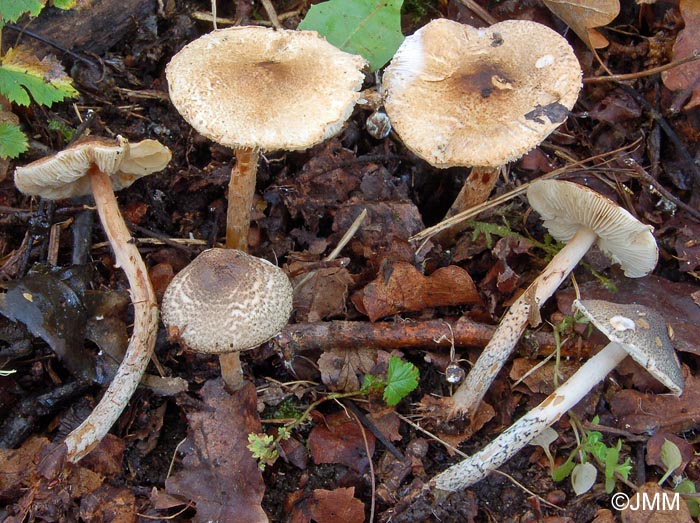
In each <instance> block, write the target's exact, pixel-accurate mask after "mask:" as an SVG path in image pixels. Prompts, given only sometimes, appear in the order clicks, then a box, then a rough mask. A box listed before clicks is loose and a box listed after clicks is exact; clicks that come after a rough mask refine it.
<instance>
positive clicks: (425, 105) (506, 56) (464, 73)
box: [382, 19, 581, 168]
mask: <svg viewBox="0 0 700 523" xmlns="http://www.w3.org/2000/svg"><path fill="white" fill-rule="evenodd" d="M382 86H383V88H384V91H385V93H386V103H385V108H386V112H387V114H388V115H389V118H390V119H391V122H392V125H393V126H394V129H395V130H396V132H397V133H398V134H399V136H400V137H401V139H402V140H403V142H404V144H405V145H406V147H407V148H408V149H410V150H411V151H413V152H414V153H415V154H417V155H418V156H420V157H421V158H423V159H424V160H426V161H427V162H429V163H430V164H431V165H434V166H435V167H440V168H446V167H454V166H481V167H497V166H500V165H503V164H505V163H508V162H509V161H512V160H515V159H517V158H519V157H520V156H522V155H523V154H525V153H526V152H527V151H529V150H530V149H532V148H534V147H535V146H537V144H539V143H540V142H541V141H542V140H544V138H545V137H546V136H547V135H548V134H549V133H551V132H552V131H553V130H554V129H555V128H556V127H557V126H559V125H560V124H561V123H562V122H563V121H564V120H565V119H566V117H567V116H568V113H569V110H570V109H571V108H572V107H573V105H574V103H575V102H576V98H577V97H578V92H579V89H580V87H581V67H580V65H579V63H578V60H577V59H576V56H575V55H574V52H573V50H572V49H571V47H570V46H569V44H568V43H567V41H566V40H565V39H564V38H563V37H561V36H560V35H559V34H558V33H556V32H555V31H552V30H551V29H549V28H548V27H546V26H544V25H541V24H538V23H536V22H529V21H524V20H508V21H505V22H500V23H498V24H494V25H493V26H491V27H489V28H486V29H477V28H475V27H472V26H469V25H464V24H460V23H458V22H453V21H451V20H446V19H438V20H433V21H432V22H430V23H428V24H427V25H425V26H423V27H422V28H421V29H419V30H418V31H416V32H415V33H414V34H413V35H411V36H409V37H407V38H406V39H405V40H404V42H403V44H402V45H401V47H400V48H399V50H398V52H397V53H396V55H395V56H394V58H393V60H392V61H391V63H390V64H389V66H388V67H387V68H386V71H385V72H384V79H383V82H382Z"/></svg>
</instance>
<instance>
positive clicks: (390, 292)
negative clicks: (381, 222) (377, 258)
mask: <svg viewBox="0 0 700 523" xmlns="http://www.w3.org/2000/svg"><path fill="white" fill-rule="evenodd" d="M358 302H360V303H361V307H360V308H361V309H362V310H363V312H365V311H366V313H367V315H368V316H369V319H370V320H371V321H377V320H378V319H380V318H383V317H385V316H390V315H392V314H397V313H399V312H408V311H420V310H423V309H427V308H431V307H442V306H452V305H465V304H475V303H481V297H480V296H479V293H478V291H477V290H476V285H474V282H473V281H472V279H471V276H469V273H467V271H465V270H464V269H462V268H461V267H457V266H456V265H450V266H448V267H441V268H440V269H438V270H436V271H435V272H434V273H433V274H431V275H430V276H423V275H422V274H421V273H420V272H419V271H418V269H416V268H415V267H414V266H413V265H411V264H410V263H406V262H396V263H394V264H392V265H390V266H387V267H386V268H385V270H384V271H383V274H379V275H378V276H377V278H376V279H375V280H374V281H373V282H372V283H370V284H368V285H367V286H365V288H364V289H362V291H361V292H360V293H358V295H356V296H353V303H355V304H356V305H358Z"/></svg>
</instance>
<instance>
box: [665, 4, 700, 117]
mask: <svg viewBox="0 0 700 523" xmlns="http://www.w3.org/2000/svg"><path fill="white" fill-rule="evenodd" d="M679 7H680V12H681V16H682V17H683V21H684V22H685V27H684V28H683V29H682V30H681V31H680V33H678V36H677V37H676V42H675V44H673V60H682V59H684V58H689V57H691V56H693V54H695V52H696V50H697V48H698V41H700V2H698V1H697V0H681V2H680V6H679ZM661 79H662V80H663V82H664V85H665V86H666V87H668V88H669V89H671V90H672V91H685V90H692V96H691V97H690V100H689V101H688V102H687V103H686V104H685V106H684V107H683V109H686V110H688V109H692V108H693V107H697V106H698V105H700V61H694V62H690V63H687V64H683V65H681V66H679V67H674V68H673V69H669V70H668V71H664V72H663V73H662V74H661Z"/></svg>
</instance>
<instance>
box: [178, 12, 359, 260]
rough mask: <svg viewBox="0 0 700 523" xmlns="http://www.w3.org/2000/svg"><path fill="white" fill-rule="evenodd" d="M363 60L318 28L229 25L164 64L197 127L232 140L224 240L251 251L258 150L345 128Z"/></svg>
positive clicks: (294, 146) (287, 146)
mask: <svg viewBox="0 0 700 523" xmlns="http://www.w3.org/2000/svg"><path fill="white" fill-rule="evenodd" d="M364 65H365V62H364V60H363V59H362V58H361V57H359V56H356V55H351V54H348V53H345V52H343V51H341V50H339V49H337V48H336V47H334V46H333V45H331V44H329V43H328V42H327V41H326V40H324V39H323V38H322V37H321V36H319V35H318V34H317V33H316V32H313V31H290V30H285V29H277V30H275V29H270V28H264V27H257V26H246V27H231V28H228V29H221V30H216V31H213V32H211V33H209V34H206V35H204V36H202V37H200V38H198V39H197V40H195V41H193V42H191V43H189V44H188V45H187V46H185V47H184V48H183V49H182V50H181V51H180V52H179V53H177V54H176V55H175V56H174V57H173V58H172V60H171V61H170V63H169V64H168V66H167V67H166V70H165V72H166V76H167V79H168V89H169V93H170V100H171V101H172V103H173V105H174V106H175V108H176V109H177V110H178V112H179V113H180V114H181V115H182V116H183V117H184V118H185V120H187V121H188V122H189V123H190V125H192V126H193V127H194V128H195V129H196V130H197V131H198V132H199V133H201V134H202V135H204V136H206V137H207V138H209V139H211V140H213V141H215V142H217V143H220V144H222V145H226V146H229V147H232V148H233V150H234V154H235V156H236V159H237V161H236V164H235V166H234V169H233V171H232V173H231V180H230V183H229V189H228V210H227V218H226V247H228V248H231V249H240V250H244V251H247V246H248V229H249V225H250V209H251V206H252V203H253V193H254V191H255V174H256V171H257V164H258V157H259V151H261V150H264V151H277V150H284V151H297V150H303V149H308V148H309V147H311V146H313V145H316V144H317V143H320V142H322V141H323V140H325V139H327V138H330V137H331V136H333V135H335V134H336V133H338V132H339V131H340V129H341V128H342V126H343V124H344V122H345V120H346V119H347V118H348V117H349V116H350V114H351V113H352V110H353V107H354V105H355V103H356V102H357V100H358V99H359V97H360V93H359V89H360V87H361V86H362V82H363V80H364V74H363V73H362V72H361V70H362V68H363V67H364Z"/></svg>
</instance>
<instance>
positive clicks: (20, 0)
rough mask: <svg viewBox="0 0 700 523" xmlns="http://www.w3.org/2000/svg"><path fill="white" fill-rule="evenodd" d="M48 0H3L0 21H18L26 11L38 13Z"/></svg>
mask: <svg viewBox="0 0 700 523" xmlns="http://www.w3.org/2000/svg"><path fill="white" fill-rule="evenodd" d="M45 3H46V0H2V3H0V22H2V23H3V24H4V23H13V22H16V21H17V20H18V19H19V18H20V17H21V16H22V15H23V14H24V13H29V14H30V15H31V16H36V15H38V14H39V13H40V12H41V10H42V9H43V8H44V4H45Z"/></svg>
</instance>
